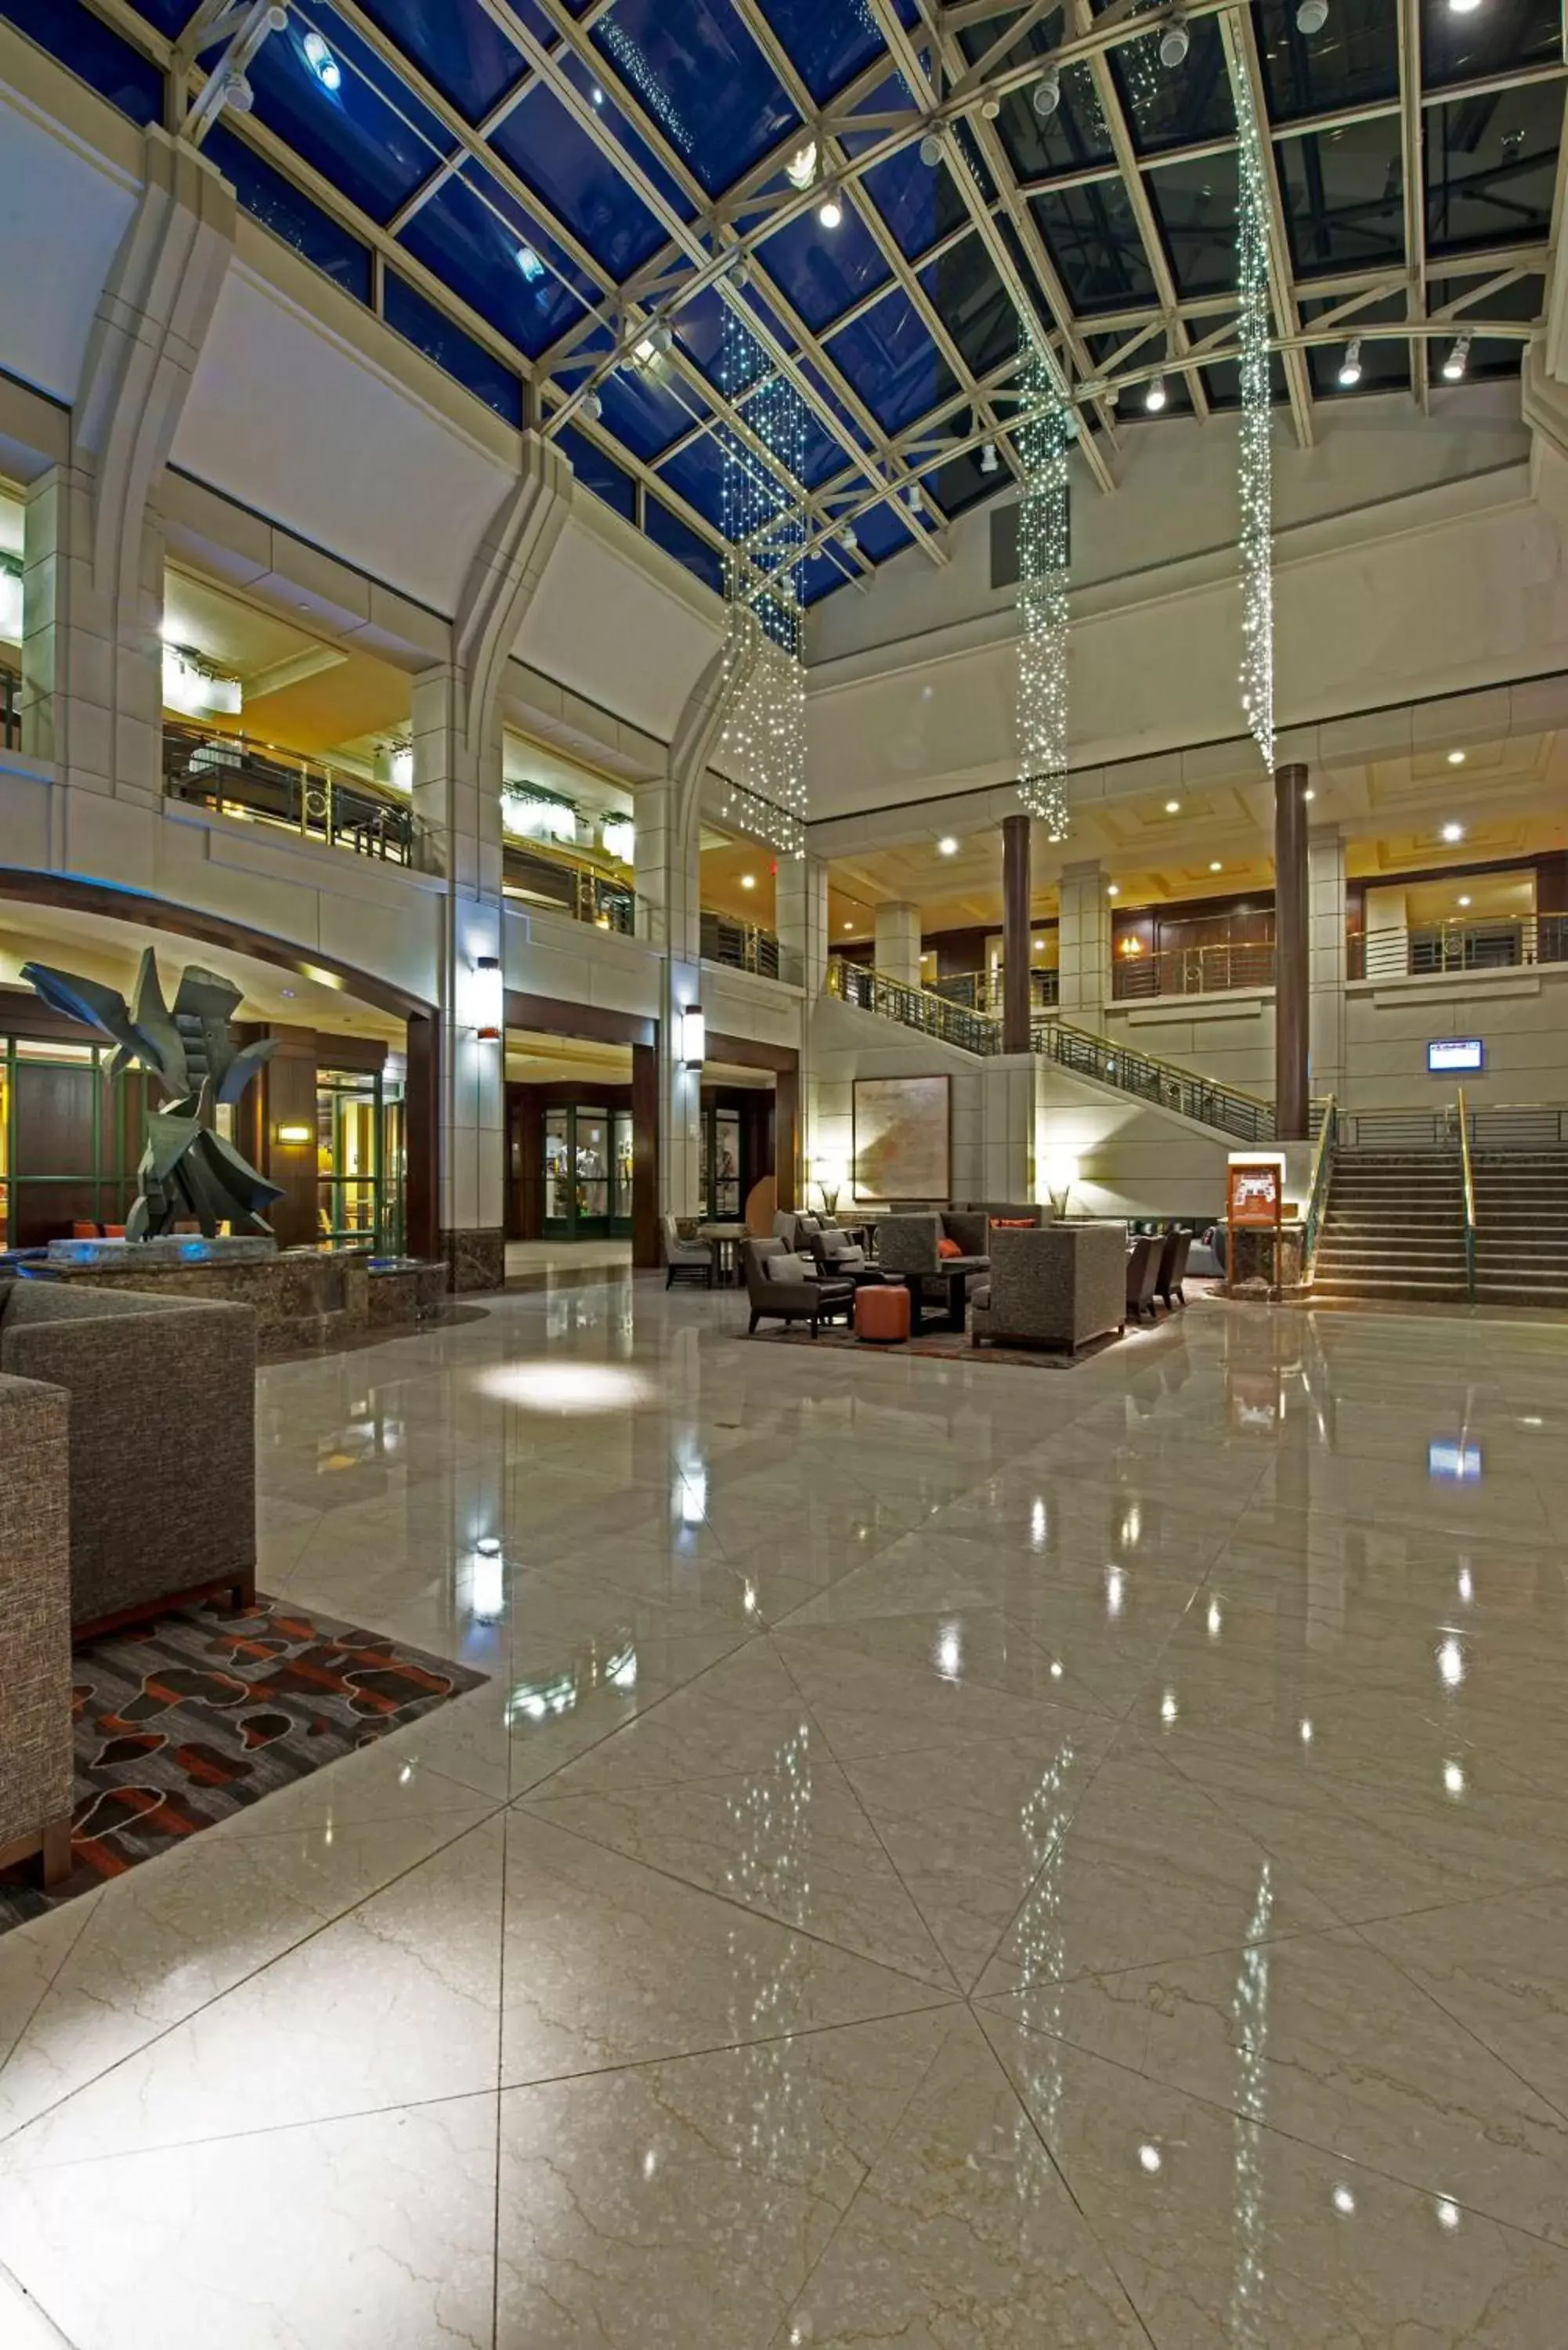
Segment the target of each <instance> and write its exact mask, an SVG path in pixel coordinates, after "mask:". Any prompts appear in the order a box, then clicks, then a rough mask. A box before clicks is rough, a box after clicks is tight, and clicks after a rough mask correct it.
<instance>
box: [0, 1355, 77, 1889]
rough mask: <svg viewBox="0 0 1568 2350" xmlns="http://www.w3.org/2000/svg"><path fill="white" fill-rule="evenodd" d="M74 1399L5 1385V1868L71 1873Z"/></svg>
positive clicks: (1, 1551) (47, 1875)
mask: <svg viewBox="0 0 1568 2350" xmlns="http://www.w3.org/2000/svg"><path fill="white" fill-rule="evenodd" d="M69 1419H70V1399H69V1398H68V1397H67V1396H66V1395H64V1394H62V1393H61V1391H60V1389H59V1388H54V1387H44V1386H40V1385H39V1383H38V1382H37V1381H36V1379H12V1378H0V1867H4V1868H14V1867H16V1866H17V1865H18V1864H19V1863H21V1862H23V1861H31V1860H36V1861H38V1862H39V1863H40V1864H41V1866H42V1870H43V1878H44V1883H45V1885H46V1886H52V1885H57V1884H58V1883H59V1882H60V1880H61V1879H62V1878H63V1877H66V1876H67V1875H68V1873H69V1870H70V1843H71V1789H72V1772H71V1621H70V1552H69V1539H68V1533H67V1526H68V1520H67V1503H66V1495H67V1474H68V1470H67V1462H68V1445H69V1437H68V1433H67V1431H68V1427H69Z"/></svg>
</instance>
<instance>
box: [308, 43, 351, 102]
mask: <svg viewBox="0 0 1568 2350" xmlns="http://www.w3.org/2000/svg"><path fill="white" fill-rule="evenodd" d="M305 62H306V65H307V66H308V67H309V68H310V70H311V72H312V73H313V74H314V75H315V76H316V78H317V81H318V82H319V83H320V84H321V87H322V88H323V89H328V90H339V89H341V88H342V87H343V68H342V67H341V66H340V65H339V64H338V62H337V58H336V57H334V56H333V54H332V52H331V50H330V49H329V48H328V47H327V43H326V42H325V41H324V40H323V39H322V37H321V36H320V34H319V33H306V36H305Z"/></svg>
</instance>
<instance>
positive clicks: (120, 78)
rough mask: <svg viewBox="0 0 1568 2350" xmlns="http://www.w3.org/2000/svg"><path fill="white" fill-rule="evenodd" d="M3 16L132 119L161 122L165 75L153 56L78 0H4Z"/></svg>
mask: <svg viewBox="0 0 1568 2350" xmlns="http://www.w3.org/2000/svg"><path fill="white" fill-rule="evenodd" d="M0 18H4V19H6V20H7V21H9V22H10V23H11V24H13V25H15V26H16V29H17V30H18V32H22V33H26V36H27V37H28V39H29V40H33V41H36V43H37V44H38V47H40V48H41V49H46V50H47V52H48V54H49V56H50V57H57V58H58V59H59V61H60V63H61V65H63V66H68V67H69V68H70V70H71V72H72V73H74V74H75V75H76V76H77V77H78V79H79V80H81V81H85V82H86V83H87V85H88V88H90V89H96V90H97V91H98V93H99V97H100V98H107V99H108V100H109V104H110V105H111V106H116V107H118V108H119V111H120V112H121V114H129V115H130V119H131V120H132V122H140V123H148V122H157V121H158V120H160V119H161V116H162V112H163V77H162V75H161V73H160V72H159V70H158V68H157V67H156V66H155V65H154V64H153V62H152V60H151V57H143V56H142V54H141V51H140V49H133V48H132V47H131V46H130V42H129V41H122V40H121V39H120V37H119V34H118V33H111V32H110V31H109V26H107V25H106V24H105V23H104V21H103V19H102V17H101V16H94V15H93V13H92V11H91V9H90V8H84V7H82V6H81V5H79V0H0Z"/></svg>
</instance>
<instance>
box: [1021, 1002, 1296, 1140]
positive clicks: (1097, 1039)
mask: <svg viewBox="0 0 1568 2350" xmlns="http://www.w3.org/2000/svg"><path fill="white" fill-rule="evenodd" d="M1031 1041H1032V1043H1033V1047H1034V1050H1035V1051H1036V1052H1037V1053H1041V1054H1044V1056H1045V1057H1046V1059H1048V1060H1052V1061H1054V1062H1055V1063H1056V1065H1057V1066H1058V1067H1059V1068H1063V1069H1066V1070H1067V1071H1068V1072H1069V1073H1070V1074H1071V1075H1072V1076H1081V1077H1093V1078H1094V1079H1095V1081H1096V1083H1097V1084H1099V1085H1102V1086H1111V1087H1115V1089H1116V1091H1117V1092H1118V1093H1124V1094H1129V1095H1131V1096H1132V1097H1133V1098H1134V1099H1135V1100H1137V1101H1146V1102H1151V1103H1153V1104H1154V1106H1155V1107H1157V1108H1158V1109H1168V1110H1174V1111H1175V1112H1176V1113H1177V1115H1178V1117H1180V1118H1191V1119H1192V1120H1193V1121H1194V1122H1195V1123H1196V1124H1197V1125H1199V1126H1211V1127H1213V1128H1215V1129H1216V1130H1217V1131H1218V1132H1219V1133H1220V1134H1229V1135H1231V1136H1232V1137H1233V1138H1234V1139H1236V1140H1237V1141H1238V1142H1272V1140H1273V1139H1274V1106H1273V1104H1272V1102H1267V1101H1262V1100H1260V1099H1259V1097H1257V1096H1256V1095H1255V1094H1244V1093H1241V1091H1239V1089H1238V1088H1237V1087H1234V1086H1223V1085H1220V1084H1219V1083H1218V1082H1217V1081H1216V1080H1215V1079H1214V1078H1212V1077H1202V1076H1199V1075H1198V1074H1197V1072H1196V1071H1195V1070H1192V1069H1183V1068H1179V1066H1177V1065H1176V1064H1175V1063H1174V1062H1171V1061H1154V1060H1151V1059H1150V1058H1149V1056H1148V1055H1147V1053H1133V1052H1129V1051H1128V1050H1127V1046H1126V1045H1117V1044H1115V1043H1113V1042H1112V1040H1111V1039H1110V1038H1109V1037H1108V1036H1096V1035H1093V1034H1092V1033H1091V1032H1090V1031H1089V1030H1088V1029H1085V1028H1072V1027H1069V1026H1068V1025H1067V1024H1066V1022H1065V1021H1062V1020H1053V1019H1037V1020H1036V1021H1035V1022H1034V1023H1033V1034H1032V1039H1031Z"/></svg>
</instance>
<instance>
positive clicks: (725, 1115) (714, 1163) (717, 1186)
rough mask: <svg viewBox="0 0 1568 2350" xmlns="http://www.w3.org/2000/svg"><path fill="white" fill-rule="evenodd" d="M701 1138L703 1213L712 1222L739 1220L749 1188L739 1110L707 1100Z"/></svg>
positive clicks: (700, 1167)
mask: <svg viewBox="0 0 1568 2350" xmlns="http://www.w3.org/2000/svg"><path fill="white" fill-rule="evenodd" d="M697 1174H698V1186H699V1189H700V1191H701V1198H702V1212H703V1214H704V1215H705V1216H706V1217H708V1218H709V1220H710V1221H711V1222H713V1223H722V1224H735V1223H739V1222H740V1220H741V1211H742V1205H743V1203H744V1201H745V1197H746V1189H747V1175H746V1162H745V1144H744V1138H743V1136H742V1128H741V1113H740V1111H739V1110H738V1109H726V1108H725V1107H723V1105H722V1103H718V1102H710V1103H708V1104H707V1105H706V1106H705V1107H704V1108H703V1111H702V1124H701V1147H700V1151H699V1157H698V1170H697Z"/></svg>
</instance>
